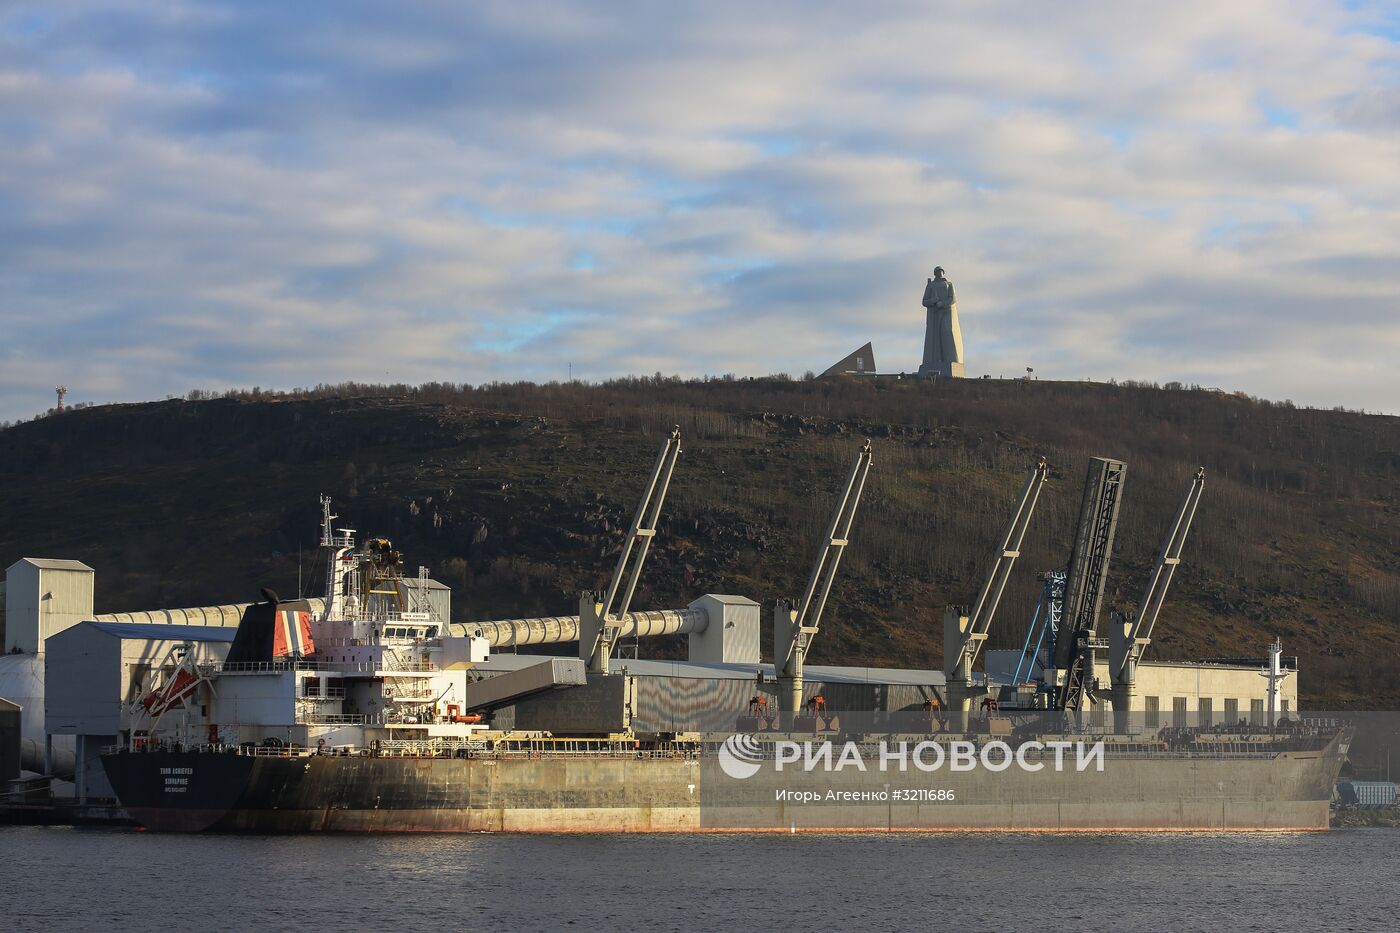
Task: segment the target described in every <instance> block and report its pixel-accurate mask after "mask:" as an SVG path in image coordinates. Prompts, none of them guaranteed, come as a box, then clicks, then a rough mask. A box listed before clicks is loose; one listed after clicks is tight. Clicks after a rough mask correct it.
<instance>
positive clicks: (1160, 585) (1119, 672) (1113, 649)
mask: <svg viewBox="0 0 1400 933" xmlns="http://www.w3.org/2000/svg"><path fill="white" fill-rule="evenodd" d="M1205 483H1206V471H1205V468H1204V467H1201V468H1200V469H1198V470H1197V471H1196V473H1195V475H1194V476H1192V477H1191V484H1190V485H1189V486H1187V487H1186V495H1185V496H1184V497H1182V500H1181V506H1180V507H1179V508H1178V509H1177V510H1176V518H1175V519H1173V520H1172V523H1171V526H1170V527H1169V528H1168V529H1167V537H1166V540H1165V541H1163V542H1162V549H1161V551H1159V552H1158V554H1157V562H1156V563H1155V564H1153V565H1152V573H1151V574H1150V575H1149V576H1148V579H1147V589H1146V591H1145V592H1144V593H1143V594H1142V602H1141V603H1139V604H1138V611H1137V616H1136V617H1135V618H1134V619H1133V620H1132V622H1129V621H1128V620H1127V619H1125V618H1123V617H1121V616H1115V618H1114V620H1113V623H1114V624H1113V625H1112V626H1111V627H1110V628H1109V646H1108V651H1109V654H1108V657H1109V661H1108V672H1109V675H1110V677H1111V679H1112V683H1113V687H1112V693H1111V699H1112V702H1113V712H1114V719H1115V720H1116V725H1115V728H1118V731H1127V729H1126V725H1127V717H1126V714H1127V712H1128V711H1129V710H1130V709H1131V708H1132V702H1133V692H1134V688H1135V686H1136V683H1137V666H1138V662H1139V661H1141V660H1142V656H1143V653H1144V652H1146V651H1147V646H1148V645H1149V644H1151V643H1152V627H1153V626H1154V625H1156V624H1157V617H1158V616H1159V615H1161V613H1162V604H1163V603H1164V602H1165V601H1166V598H1167V590H1168V589H1169V588H1170V587H1171V584H1172V577H1173V576H1174V575H1175V574H1176V568H1177V567H1178V566H1180V564H1181V552H1182V549H1183V548H1184V547H1185V546H1186V534H1187V532H1189V531H1190V530H1191V522H1192V520H1194V519H1195V517H1196V506H1197V505H1199V504H1200V501H1201V491H1202V490H1203V489H1204V488H1205Z"/></svg>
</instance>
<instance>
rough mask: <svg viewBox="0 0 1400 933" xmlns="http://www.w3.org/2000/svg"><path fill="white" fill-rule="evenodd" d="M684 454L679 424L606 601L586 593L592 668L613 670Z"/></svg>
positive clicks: (587, 656)
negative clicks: (616, 646) (625, 621)
mask: <svg viewBox="0 0 1400 933" xmlns="http://www.w3.org/2000/svg"><path fill="white" fill-rule="evenodd" d="M680 453H681V429H680V427H679V426H677V427H676V428H675V429H674V430H672V431H671V434H670V436H669V437H667V438H666V440H665V442H664V443H663V444H662V445H661V450H660V452H659V453H658V454H657V455H656V465H655V466H653V467H652V470H651V478H650V479H649V480H648V481H647V485H646V488H645V489H644V490H643V491H642V501H641V502H640V503H638V505H637V514H636V515H634V516H633V517H632V525H631V527H630V528H628V530H627V538H626V540H624V541H623V543H622V553H621V554H619V555H618V558H617V567H616V569H614V570H613V575H612V579H611V580H610V581H609V582H608V589H607V592H606V593H605V594H604V596H603V599H602V600H601V601H599V600H598V594H597V593H584V594H583V597H582V598H581V599H580V600H579V610H578V614H579V622H578V634H579V639H578V647H579V657H580V658H583V659H584V660H585V661H587V662H588V669H589V670H590V671H592V672H594V673H597V674H606V673H608V661H609V659H610V658H611V657H612V650H613V645H614V644H615V643H616V642H617V638H618V634H619V633H620V632H621V629H622V627H621V624H620V622H619V620H621V619H624V618H626V616H627V610H628V609H629V608H631V605H632V594H633V593H635V592H636V591H637V581H638V580H640V579H641V576H642V565H643V564H645V563H646V559H647V551H648V550H650V548H651V541H652V538H654V537H656V523H657V519H659V518H660V516H661V505H662V503H663V502H665V501H666V490H667V489H668V488H670V485H671V474H672V473H673V472H674V471H675V469H676V458H677V457H679V456H680ZM624 580H625V581H626V583H625V586H624V582H623V581H624ZM619 591H621V596H620V598H619Z"/></svg>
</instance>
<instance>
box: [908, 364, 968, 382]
mask: <svg viewBox="0 0 1400 933" xmlns="http://www.w3.org/2000/svg"><path fill="white" fill-rule="evenodd" d="M919 376H920V377H922V378H924V379H964V378H966V377H967V370H966V369H965V368H964V367H963V364H962V363H942V364H938V365H934V366H920V367H919Z"/></svg>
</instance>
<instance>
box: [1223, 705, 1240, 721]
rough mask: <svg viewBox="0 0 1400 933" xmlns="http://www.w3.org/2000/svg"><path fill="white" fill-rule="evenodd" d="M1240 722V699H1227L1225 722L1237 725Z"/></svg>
mask: <svg viewBox="0 0 1400 933" xmlns="http://www.w3.org/2000/svg"><path fill="white" fill-rule="evenodd" d="M1239 722H1240V701H1239V700H1233V699H1232V700H1226V701H1225V724H1226V725H1227V726H1237V725H1239Z"/></svg>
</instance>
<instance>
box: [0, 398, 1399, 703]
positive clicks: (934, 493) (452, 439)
mask: <svg viewBox="0 0 1400 933" xmlns="http://www.w3.org/2000/svg"><path fill="white" fill-rule="evenodd" d="M672 424H679V425H680V427H681V430H682V432H683V435H684V446H685V452H684V454H683V455H682V457H681V461H680V465H679V467H678V468H677V473H676V478H675V482H674V484H673V487H672V490H671V494H670V496H669V498H668V500H667V503H666V506H667V507H666V513H665V516H664V519H663V522H662V529H661V535H660V537H659V540H658V544H657V547H656V549H655V551H654V554H653V557H652V559H651V561H650V563H649V564H648V566H647V570H646V574H645V580H644V581H643V586H642V587H641V589H640V590H639V592H638V597H637V600H636V603H635V604H636V605H637V606H638V607H639V608H647V607H667V606H676V605H682V604H684V603H685V602H688V601H689V600H690V599H691V598H693V597H694V596H696V595H698V594H700V593H703V592H735V593H742V594H746V595H750V596H752V597H753V598H755V599H758V600H760V601H761V602H763V603H764V604H765V607H771V604H772V602H773V600H774V599H776V598H778V597H779V596H783V595H791V594H794V593H795V592H797V591H798V590H799V589H800V587H801V586H802V584H803V582H804V579H805V574H806V572H807V569H808V567H809V564H810V562H811V560H812V558H813V557H814V555H815V548H816V546H817V543H818V538H819V537H820V535H821V533H822V530H823V527H824V524H825V522H826V520H827V518H828V514H829V510H830V508H831V504H832V497H833V496H834V494H835V491H836V486H837V485H838V484H839V482H840V481H841V479H842V477H843V475H844V471H845V469H846V467H847V464H848V462H849V459H850V457H851V455H852V453H853V452H854V450H855V448H856V446H857V445H858V443H859V442H860V440H861V439H862V438H864V437H871V438H872V439H873V441H874V446H875V466H874V470H873V472H872V476H871V484H870V486H869V488H868V491H867V495H866V500H865V503H864V506H863V508H862V511H861V514H860V516H859V518H858V520H857V525H856V531H855V536H854V541H853V543H852V546H851V549H850V553H849V556H848V558H847V561H846V563H845V564H844V565H843V572H842V577H841V579H840V581H839V582H838V584H837V589H836V592H835V593H834V595H833V600H832V604H831V606H830V607H829V609H828V614H827V620H826V626H825V629H824V631H823V633H822V635H821V637H820V638H819V640H818V642H817V646H816V648H815V651H814V661H816V662H827V663H836V662H839V663H851V664H859V663H871V664H899V665H905V666H925V665H934V666H936V665H938V664H939V662H940V659H941V646H940V642H941V618H942V610H943V606H944V605H945V604H947V603H949V602H950V601H952V602H967V601H970V600H971V599H972V598H973V597H974V596H975V594H976V591H977V588H978V586H979V585H980V583H981V579H982V577H983V575H984V574H985V573H986V570H987V567H988V564H989V561H990V559H991V556H992V547H993V542H994V539H995V538H996V537H997V536H998V535H999V533H1000V532H1001V530H1002V528H1003V526H1004V524H1005V522H1006V521H1007V518H1008V517H1009V510H1010V507H1011V504H1012V499H1013V497H1014V495H1015V493H1016V491H1017V490H1018V489H1019V487H1020V484H1021V483H1022V481H1023V479H1024V471H1025V469H1026V467H1027V466H1028V465H1029V464H1030V462H1031V461H1032V459H1033V458H1034V457H1035V456H1037V455H1043V456H1045V457H1047V458H1048V459H1049V461H1050V463H1051V464H1052V467H1053V470H1052V473H1051V480H1050V483H1049V484H1048V485H1047V488H1046V491H1045V494H1044V496H1043V497H1042V500H1041V508H1040V510H1039V512H1038V513H1037V516H1036V519H1035V521H1034V523H1033V524H1032V526H1031V532H1030V535H1029V538H1028V542H1027V546H1026V548H1025V549H1024V554H1023V557H1022V558H1021V562H1020V563H1019V565H1018V567H1017V572H1016V575H1015V578H1014V579H1013V583H1012V587H1011V590H1010V592H1009V593H1008V598H1007V599H1006V600H1005V601H1004V602H1003V605H1002V611H1001V614H1000V617H999V620H998V625H997V628H996V630H995V632H994V637H993V645H994V646H1009V645H1012V644H1013V643H1015V644H1016V645H1019V640H1020V638H1021V637H1022V636H1023V634H1024V631H1025V626H1026V624H1027V621H1028V620H1029V616H1030V613H1031V609H1032V606H1033V603H1034V597H1035V592H1036V587H1037V585H1038V584H1037V582H1036V581H1035V579H1034V574H1035V572H1036V571H1039V570H1045V569H1050V568H1054V567H1059V566H1062V565H1063V564H1064V563H1065V562H1066V560H1067V557H1068V550H1069V542H1070V539H1071V534H1072V530H1073V528H1072V526H1073V521H1074V516H1075V512H1076V509H1077V507H1078V504H1079V497H1080V493H1081V487H1082V483H1083V475H1084V466H1085V461H1086V459H1087V458H1088V457H1090V456H1095V455H1099V456H1112V457H1117V458H1120V459H1123V460H1125V461H1127V463H1128V474H1127V487H1126V493H1125V499H1124V504H1123V508H1122V516H1121V521H1120V528H1119V534H1118V546H1117V552H1116V559H1115V562H1114V572H1113V574H1112V579H1111V586H1112V591H1111V593H1110V596H1109V602H1108V604H1109V605H1116V606H1118V607H1120V608H1121V609H1123V610H1125V611H1130V610H1131V609H1132V608H1133V607H1134V606H1135V604H1136V601H1137V599H1138V598H1139V596H1140V593H1141V589H1142V587H1143V585H1144V582H1145V576H1146V572H1147V569H1148V566H1149V564H1150V562H1151V560H1152V558H1153V556H1154V554H1155V551H1156V549H1157V547H1158V545H1159V542H1160V539H1161V537H1162V535H1163V534H1164V532H1165V525H1166V523H1167V521H1168V520H1169V519H1170V517H1171V515H1172V514H1173V511H1174V509H1175V507H1176V504H1177V502H1178V500H1179V498H1180V496H1181V494H1182V492H1183V491H1184V488H1185V484H1186V483H1187V481H1188V478H1189V477H1190V475H1191V473H1192V471H1193V470H1194V468H1195V467H1196V466H1198V465H1201V466H1205V467H1206V469H1207V471H1208V474H1207V487H1206V493H1205V498H1204V500H1203V502H1202V506H1201V511H1200V514H1199V516H1198V519H1197V523H1196V526H1195V529H1194V531H1193V533H1192V537H1191V540H1190V542H1189V544H1188V546H1187V550H1186V556H1185V563H1184V565H1183V568H1182V570H1181V571H1180V572H1179V574H1178V576H1177V585H1176V588H1175V590H1174V591H1173V594H1172V597H1171V598H1170V600H1169V602H1168V605H1167V609H1166V611H1165V612H1164V615H1163V618H1162V620H1161V622H1160V623H1159V625H1158V628H1157V638H1156V641H1155V643H1154V645H1153V648H1152V652H1151V655H1150V656H1151V657H1158V658H1192V657H1199V656H1208V655H1229V654H1254V655H1258V654H1260V653H1262V651H1263V648H1264V645H1265V643H1266V642H1267V640H1268V639H1269V638H1271V637H1272V636H1274V635H1279V636H1281V637H1282V638H1283V640H1284V644H1285V649H1286V651H1287V652H1288V653H1297V654H1299V655H1300V656H1301V657H1302V659H1303V662H1302V663H1303V668H1304V673H1303V677H1302V681H1301V688H1302V692H1303V693H1304V695H1305V696H1306V697H1307V699H1308V700H1309V701H1310V703H1311V704H1312V705H1313V706H1314V707H1325V706H1327V705H1332V704H1337V705H1340V704H1346V705H1353V706H1356V705H1359V706H1372V707H1379V706H1384V705H1387V704H1389V703H1394V702H1397V701H1398V700H1400V663H1398V662H1397V653H1396V649H1397V645H1400V556H1397V547H1396V545H1397V537H1400V513H1397V501H1396V489H1395V477H1396V474H1397V470H1400V419H1395V418H1389V417H1381V416H1372V415H1361V414H1356V413H1350V412H1332V411H1317V410H1311V409H1298V408H1295V407H1293V406H1291V405H1288V404H1282V405H1275V404H1269V403H1264V402H1259V401H1255V400H1250V399H1245V398H1239V397H1234V396H1226V395H1222V394H1220V393H1215V392H1209V391H1202V390H1194V391H1192V390H1174V391H1172V390H1163V389H1157V388H1153V387H1141V386H1114V385H1086V384H1069V383H1038V382H1031V383H1026V382H990V381H987V382H979V381H966V382H957V383H942V384H938V385H928V384H912V383H883V382H882V383H879V384H872V383H851V382H794V381H788V380H784V379H770V380H742V381H736V380H715V381H705V382H684V383H683V382H679V381H676V380H666V379H659V378H658V379H639V380H629V381H622V382H617V383H610V384H607V385H602V386H586V385H578V384H568V385H549V386H534V385H504V386H488V387H481V388H477V389H472V388H463V387H454V386H436V385H435V386H424V387H421V388H417V389H410V388H408V387H392V388H373V387H341V388H339V389H323V390H320V391H315V392H306V393H300V394H298V395H295V396H291V395H289V396H277V397H268V396H265V395H263V394H261V393H256V394H254V393H249V394H247V395H245V396H242V397H237V398H220V399H210V400H201V401H166V402H155V403H149V404H136V405H115V406H105V407H97V408H90V409H85V410H80V411H68V412H64V413H62V414H58V415H51V416H49V417H45V418H40V419H37V420H34V421H31V422H27V423H23V424H19V425H16V426H13V427H10V428H8V429H5V430H3V431H0V515H3V516H4V521H3V522H0V565H3V566H8V565H9V564H10V563H11V562H12V561H14V560H15V559H17V558H19V557H21V556H25V555H40V556H55V557H72V558H78V559H81V560H84V561H86V562H88V563H89V564H91V565H92V566H93V567H95V568H96V569H97V606H98V611H117V610H122V609H136V608H156V607H166V606H185V605H204V604H210V603H220V602H237V601H244V600H247V599H249V598H252V597H253V596H254V594H256V592H257V590H258V588H259V587H260V586H264V585H267V586H272V587H273V588H274V589H277V590H278V591H279V592H282V593H284V594H285V593H291V592H295V591H296V590H297V580H298V570H299V564H298V554H299V551H300V553H301V558H300V567H301V573H302V578H303V588H305V589H317V588H318V584H317V582H316V581H317V578H318V577H319V575H320V568H319V564H318V563H317V562H316V560H315V554H314V544H315V540H316V535H317V527H316V526H317V520H318V506H317V495H318V494H319V493H323V492H324V493H328V494H330V495H332V496H334V497H335V499H336V507H337V511H338V512H339V513H340V515H341V519H342V522H343V523H344V524H347V525H351V526H353V527H356V528H357V529H359V531H360V534H361V535H362V536H363V535H368V534H374V535H384V536H387V537H390V538H392V539H393V540H394V541H395V542H396V544H398V545H399V546H400V548H401V549H402V550H403V552H404V553H405V555H406V557H407V561H408V564H409V569H410V570H412V569H413V568H415V567H416V566H417V565H418V564H420V563H421V564H425V565H427V566H428V567H429V568H430V569H431V571H432V573H433V574H434V576H436V577H437V578H438V579H441V580H442V581H443V582H445V583H448V584H449V585H450V586H451V587H452V588H453V611H454V616H455V617H456V618H457V619H458V620H466V619H483V618H499V617H509V616H523V615H536V614H567V613H572V612H573V611H575V605H576V601H577V594H578V592H579V591H580V590H581V589H584V588H589V587H596V586H601V585H602V584H603V583H604V582H605V580H606V577H607V574H608V572H610V570H611V566H612V562H613V560H614V559H615V558H614V555H615V549H616V547H617V545H618V542H619V539H620V536H621V534H622V531H623V530H624V529H625V527H626V524H627V522H628V520H629V519H630V517H631V513H632V510H633V508H634V507H635V502H636V498H637V495H638V493H639V491H640V486H641V483H642V481H643V479H644V476H645V473H646V471H647V469H648V468H649V467H650V464H651V462H652V460H653V458H654V456H655V452H656V448H657V446H658V444H659V443H660V438H661V436H662V432H663V431H665V430H668V429H669V428H670V426H671V425H672ZM765 611H766V610H765ZM765 628H766V624H765ZM766 635H767V633H766V632H765V638H766ZM643 650H644V653H651V654H653V655H655V654H659V653H669V654H674V653H676V652H678V651H680V650H682V649H681V648H680V646H679V645H674V644H672V645H648V644H644V646H643ZM765 651H766V647H765Z"/></svg>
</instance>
